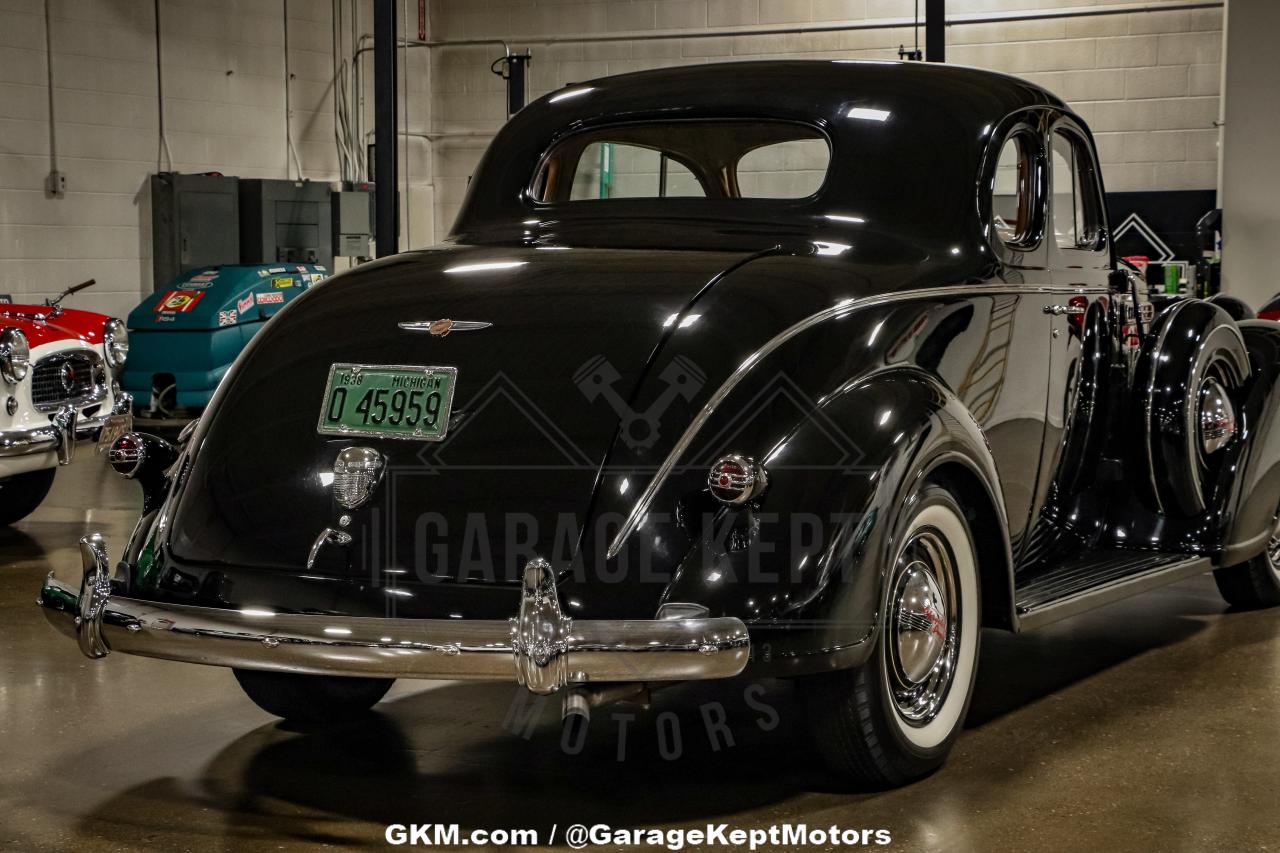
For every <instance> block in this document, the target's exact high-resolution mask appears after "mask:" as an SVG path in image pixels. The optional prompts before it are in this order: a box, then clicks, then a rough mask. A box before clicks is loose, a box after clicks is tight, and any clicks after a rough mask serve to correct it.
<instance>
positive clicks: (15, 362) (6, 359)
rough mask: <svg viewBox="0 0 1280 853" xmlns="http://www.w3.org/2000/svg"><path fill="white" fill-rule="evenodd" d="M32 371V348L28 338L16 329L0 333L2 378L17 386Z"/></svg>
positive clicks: (0, 370) (0, 371) (0, 368)
mask: <svg viewBox="0 0 1280 853" xmlns="http://www.w3.org/2000/svg"><path fill="white" fill-rule="evenodd" d="M30 369H31V347H30V346H28V345H27V336H26V335H24V334H22V331H21V330H20V329H14V328H8V329H5V330H4V331H3V332H0V376H3V377H4V378H5V381H6V382H9V383H10V384H13V385H17V384H18V383H19V382H21V381H22V380H23V378H24V377H25V376H26V375H27V371H28V370H30Z"/></svg>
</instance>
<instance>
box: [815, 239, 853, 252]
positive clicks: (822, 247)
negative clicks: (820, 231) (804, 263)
mask: <svg viewBox="0 0 1280 853" xmlns="http://www.w3.org/2000/svg"><path fill="white" fill-rule="evenodd" d="M852 248H853V247H852V246H850V245H849V244H848V243H831V242H828V241H826V240H814V241H813V249H814V251H815V252H817V253H818V254H819V255H843V254H844V253H845V252H847V251H849V250H850V249H852Z"/></svg>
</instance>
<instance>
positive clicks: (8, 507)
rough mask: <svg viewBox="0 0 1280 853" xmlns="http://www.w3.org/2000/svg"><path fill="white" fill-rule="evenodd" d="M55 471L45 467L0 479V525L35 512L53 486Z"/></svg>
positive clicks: (19, 519)
mask: <svg viewBox="0 0 1280 853" xmlns="http://www.w3.org/2000/svg"><path fill="white" fill-rule="evenodd" d="M57 473H58V469H57V468H45V469H44V470H42V471H28V472H27V473H25V474H15V475H14V476H12V477H9V478H7V479H4V480H0V526H3V525H9V524H13V523H14V522H15V521H21V520H22V519H24V518H26V517H27V516H28V515H30V514H31V513H33V512H35V509H36V507H38V506H40V503H41V501H43V500H44V499H45V496H47V495H48V494H49V489H51V488H52V487H53V477H54V475H55V474H57Z"/></svg>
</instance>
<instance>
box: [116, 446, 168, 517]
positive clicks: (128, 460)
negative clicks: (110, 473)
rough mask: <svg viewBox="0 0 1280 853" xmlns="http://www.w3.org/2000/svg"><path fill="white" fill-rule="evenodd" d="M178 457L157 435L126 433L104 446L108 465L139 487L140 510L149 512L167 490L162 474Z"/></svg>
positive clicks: (166, 478)
mask: <svg viewBox="0 0 1280 853" xmlns="http://www.w3.org/2000/svg"><path fill="white" fill-rule="evenodd" d="M177 459H178V449H177V448H176V447H174V446H173V445H172V444H170V443H169V442H167V441H165V440H164V439H163V438H160V437H159V436H155V435H151V434H150V433H146V432H126V433H125V434H124V435H122V436H120V437H119V438H117V439H116V440H115V441H113V442H112V443H111V447H110V448H108V449H107V464H108V465H110V466H111V468H112V470H114V471H115V472H116V473H117V474H120V475H121V476H123V477H128V478H129V479H130V480H135V481H137V483H138V485H140V486H142V511H143V512H151V511H152V510H153V509H156V508H158V507H159V506H160V504H161V503H162V502H163V501H164V498H165V495H167V494H168V492H169V478H168V477H166V476H165V474H166V472H168V470H169V468H170V467H171V466H172V465H173V463H174V462H175V461H177Z"/></svg>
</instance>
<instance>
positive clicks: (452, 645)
mask: <svg viewBox="0 0 1280 853" xmlns="http://www.w3.org/2000/svg"><path fill="white" fill-rule="evenodd" d="M80 555H81V560H82V562H83V567H84V577H83V581H82V582H81V585H80V588H79V589H73V588H71V587H69V586H67V585H66V584H63V583H60V582H58V581H57V580H55V579H54V577H53V574H52V573H50V575H49V577H48V579H47V580H46V581H45V585H44V587H43V589H41V591H40V599H39V602H38V603H39V604H40V606H41V607H42V608H44V614H45V618H46V619H48V620H49V623H50V624H51V625H53V626H54V627H55V628H57V629H58V630H59V631H61V632H63V633H64V634H67V635H68V636H71V637H74V638H75V639H76V640H77V642H78V643H79V645H80V650H81V651H82V652H84V654H85V655H86V656H88V657H90V658H102V657H106V656H107V655H108V654H109V653H110V652H113V651H114V652H122V653H124V654H134V655H142V656H143V657H152V658H162V659H165V660H177V661H185V662H188V663H202V664H211V665H213V666H232V667H240V668H244V669H259V670H272V671H277V672H294V673H308V674H314V675H352V676H379V677H384V678H439V679H471V680H483V681H507V680H511V679H513V678H514V680H515V681H516V682H518V683H519V684H523V685H524V686H526V687H528V688H529V690H531V691H533V692H534V693H553V692H555V691H557V690H559V689H560V688H562V687H566V686H568V685H572V684H586V683H598V682H649V681H692V680H697V679H707V678H728V677H730V676H734V675H737V674H738V673H740V672H741V671H742V670H743V668H744V667H745V666H746V665H747V658H748V656H749V654H750V651H751V643H750V639H749V637H748V636H747V629H746V626H744V625H743V624H742V622H741V620H739V619H735V618H733V617H729V616H725V617H718V618H705V619H649V620H628V621H621V620H619V621H610V620H586V619H583V620H575V619H571V618H569V617H567V616H565V615H564V614H563V613H562V612H561V610H560V603H559V601H558V599H557V595H556V587H555V578H554V575H553V573H552V571H551V567H550V566H549V565H548V564H547V563H546V562H545V561H544V560H540V559H535V560H532V561H531V562H530V563H529V564H528V565H527V566H526V567H525V571H524V583H523V587H522V590H521V598H520V605H519V612H518V615H517V616H516V617H515V618H513V619H509V620H453V619H384V618H375V617H350V616H312V615H303V614H278V613H271V612H269V611H266V610H219V609H214V608H206V607H190V606H187V605H180V604H162V603H158V602H152V601H141V600H138V599H131V598H113V597H112V596H111V581H110V577H111V570H110V564H109V562H108V560H107V552H106V542H105V541H104V540H103V538H102V536H101V535H99V534H96V533H95V534H93V535H91V536H86V537H84V538H83V539H81V540H80Z"/></svg>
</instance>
